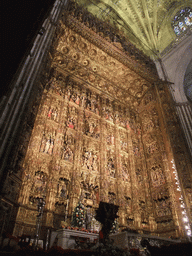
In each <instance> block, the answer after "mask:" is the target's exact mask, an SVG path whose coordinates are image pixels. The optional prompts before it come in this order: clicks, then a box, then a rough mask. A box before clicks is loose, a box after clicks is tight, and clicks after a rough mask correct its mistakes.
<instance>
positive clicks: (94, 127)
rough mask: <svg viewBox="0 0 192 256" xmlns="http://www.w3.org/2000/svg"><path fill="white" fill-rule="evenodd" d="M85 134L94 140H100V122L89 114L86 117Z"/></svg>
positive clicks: (86, 113)
mask: <svg viewBox="0 0 192 256" xmlns="http://www.w3.org/2000/svg"><path fill="white" fill-rule="evenodd" d="M83 132H84V134H85V135H87V136H89V137H92V138H94V139H98V140H99V139H100V120H99V119H97V118H95V116H93V115H91V114H90V113H88V112H85V116H84V131H83Z"/></svg>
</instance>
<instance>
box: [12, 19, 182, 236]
mask: <svg viewBox="0 0 192 256" xmlns="http://www.w3.org/2000/svg"><path fill="white" fill-rule="evenodd" d="M72 22H73V23H75V22H76V23H75V24H76V28H78V29H79V30H78V29H77V30H78V31H75V29H74V27H73V26H72V25H71V24H72ZM66 24H67V25H66ZM78 24H79V25H78ZM78 26H79V27H78ZM70 27H73V29H71V28H70ZM81 29H82V28H81V24H80V23H78V21H77V20H75V19H74V18H73V16H70V15H69V16H68V21H67V22H66V20H65V21H61V24H60V30H59V32H58V34H57V36H56V39H55V41H54V42H53V46H52V50H51V51H50V56H49V61H50V62H51V67H52V69H51V73H49V74H48V77H49V79H48V81H47V82H46V88H45V90H44V94H43V97H42V100H41V104H40V106H39V111H38V114H37V118H36V121H35V125H34V128H33V132H32V135H31V139H30V143H29V146H28V150H27V154H26V157H25V161H24V165H23V168H24V174H23V184H22V189H21V192H20V196H19V203H20V207H19V211H18V214H17V219H16V225H15V230H14V234H15V235H20V234H22V233H27V232H28V230H29V227H30V228H31V231H33V230H34V228H35V221H36V198H37V197H42V196H44V197H45V200H46V206H45V212H44V218H43V225H44V226H46V227H55V228H59V225H60V222H61V220H64V219H65V218H69V219H70V218H71V214H72V211H73V209H74V207H75V206H76V204H77V203H78V201H79V200H81V201H82V202H83V204H84V205H85V206H86V207H89V208H91V209H92V212H93V213H94V211H95V209H96V208H97V207H98V205H99V202H100V201H105V202H109V203H114V204H116V205H119V206H120V208H119V213H118V215H119V223H120V225H121V226H123V227H129V228H133V229H138V230H143V231H145V230H146V231H149V232H154V234H155V233H162V234H164V233H165V235H171V234H174V235H176V234H177V232H176V231H175V230H176V226H179V225H181V224H180V219H179V217H178V213H177V212H176V211H177V210H176V209H177V206H176V199H175V197H176V195H175V192H174V191H175V190H174V187H173V185H172V184H173V178H172V177H171V174H170V166H169V164H168V158H169V152H168V151H169V149H168V148H169V146H167V145H166V143H167V142H166V141H167V140H168V135H167V130H166V129H165V127H166V125H165V122H164V119H163V114H162V113H163V110H162V109H161V99H159V101H157V100H156V99H157V98H158V97H159V96H158V95H159V92H158V90H157V89H155V86H154V84H153V83H152V80H151V81H150V79H149V81H148V80H147V78H144V76H141V74H140V73H139V72H138V73H137V72H136V71H133V69H131V68H129V67H128V65H125V64H123V63H122V62H121V61H120V60H117V59H118V58H115V57H113V56H112V54H108V53H106V52H105V50H104V49H102V47H101V46H97V44H96V43H94V42H91V40H88V39H86V36H83V35H82V34H81V33H80V32H79V31H81ZM86 29H87V30H88V28H86V27H84V32H86ZM87 33H89V34H90V38H91V37H95V38H97V37H99V35H98V34H96V33H95V34H94V31H92V30H91V29H90V30H89V31H88V32H87ZM92 34H93V35H92ZM96 36H97V37H96ZM100 40H101V41H102V40H103V41H102V42H103V44H104V43H105V45H106V47H107V46H108V47H109V46H110V47H112V50H113V51H117V52H118V51H120V50H119V49H117V48H115V46H114V45H112V44H111V45H110V44H109V42H107V41H106V40H104V39H103V38H102V37H100ZM122 54H123V52H122ZM129 61H130V60H129ZM180 231H181V230H180ZM166 232H167V233H166Z"/></svg>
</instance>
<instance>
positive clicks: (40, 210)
mask: <svg viewBox="0 0 192 256" xmlns="http://www.w3.org/2000/svg"><path fill="white" fill-rule="evenodd" d="M36 200H37V210H38V214H37V219H36V234H35V239H34V242H33V248H34V249H36V248H37V246H38V241H39V233H40V229H41V222H42V216H43V209H44V206H45V197H37V199H36Z"/></svg>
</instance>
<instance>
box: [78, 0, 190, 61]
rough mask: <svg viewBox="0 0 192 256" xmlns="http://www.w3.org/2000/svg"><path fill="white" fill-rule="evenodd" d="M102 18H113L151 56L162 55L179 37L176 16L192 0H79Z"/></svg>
mask: <svg viewBox="0 0 192 256" xmlns="http://www.w3.org/2000/svg"><path fill="white" fill-rule="evenodd" d="M76 2H77V3H79V4H80V5H83V6H84V8H86V9H87V10H88V11H89V12H91V13H92V14H94V15H95V16H97V17H98V18H100V19H102V20H105V21H107V20H108V21H110V23H111V24H113V25H114V26H116V27H118V28H119V29H120V30H123V32H124V33H125V34H126V35H127V36H128V38H129V40H130V41H131V42H132V43H134V44H135V45H136V46H137V47H138V48H140V49H142V50H143V51H144V52H145V53H146V54H148V55H150V56H154V57H155V58H157V57H158V55H159V53H161V52H162V51H163V50H164V49H165V48H166V47H167V46H168V45H169V44H170V43H171V42H172V41H173V40H175V39H176V36H175V34H174V31H173V30H172V27H171V21H172V19H173V18H174V15H175V14H176V13H177V12H178V11H179V10H180V9H181V8H183V7H186V6H192V0H185V1H184V0H76Z"/></svg>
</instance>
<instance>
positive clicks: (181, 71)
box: [172, 43, 192, 103]
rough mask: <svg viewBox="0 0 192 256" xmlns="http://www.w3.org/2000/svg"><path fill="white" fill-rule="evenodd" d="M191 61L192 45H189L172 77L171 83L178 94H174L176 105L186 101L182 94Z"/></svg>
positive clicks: (183, 93)
mask: <svg viewBox="0 0 192 256" xmlns="http://www.w3.org/2000/svg"><path fill="white" fill-rule="evenodd" d="M191 60H192V43H191V44H190V45H187V47H186V49H185V50H184V52H183V54H182V56H180V61H179V63H178V65H177V67H176V69H175V77H174V81H172V82H173V83H174V87H175V89H176V90H177V89H178V93H174V96H175V101H176V102H177V103H182V102H187V101H188V99H187V97H186V95H185V92H184V76H185V72H186V70H187V67H188V65H189V63H190V61H191Z"/></svg>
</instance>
